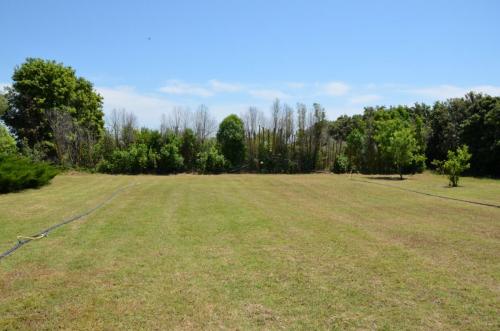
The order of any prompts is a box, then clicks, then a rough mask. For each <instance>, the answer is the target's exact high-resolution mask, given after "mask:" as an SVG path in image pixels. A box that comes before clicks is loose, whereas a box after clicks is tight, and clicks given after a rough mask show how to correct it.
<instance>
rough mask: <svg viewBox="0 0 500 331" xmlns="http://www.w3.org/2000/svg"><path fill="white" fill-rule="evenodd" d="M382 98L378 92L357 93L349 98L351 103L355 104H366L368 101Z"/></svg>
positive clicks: (371, 101)
mask: <svg viewBox="0 0 500 331" xmlns="http://www.w3.org/2000/svg"><path fill="white" fill-rule="evenodd" d="M381 99H382V96H380V95H378V94H363V95H358V96H354V97H352V98H350V99H349V101H350V102H351V103H355V104H368V103H373V102H377V101H379V100H381Z"/></svg>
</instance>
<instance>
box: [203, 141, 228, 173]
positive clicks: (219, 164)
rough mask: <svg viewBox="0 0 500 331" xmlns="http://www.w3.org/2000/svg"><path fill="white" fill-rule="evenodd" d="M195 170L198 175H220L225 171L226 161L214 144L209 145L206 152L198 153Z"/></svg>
mask: <svg viewBox="0 0 500 331" xmlns="http://www.w3.org/2000/svg"><path fill="white" fill-rule="evenodd" d="M196 161H197V162H196V170H197V171H198V172H199V173H202V174H206V173H221V172H223V171H225V170H226V165H227V162H226V159H225V158H224V155H222V154H221V153H220V152H219V150H218V149H217V147H216V146H215V145H214V144H210V145H209V146H208V147H207V148H206V150H204V151H202V152H200V153H198V157H197V160H196Z"/></svg>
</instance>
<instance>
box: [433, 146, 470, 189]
mask: <svg viewBox="0 0 500 331" xmlns="http://www.w3.org/2000/svg"><path fill="white" fill-rule="evenodd" d="M471 157H472V155H471V154H470V153H469V147H467V145H462V147H459V148H458V149H457V150H456V151H455V152H454V151H448V159H447V160H446V161H444V162H442V161H438V160H434V161H433V164H434V165H435V166H436V167H437V168H438V169H439V170H440V171H441V172H442V173H444V174H446V175H447V176H448V179H449V181H450V182H449V185H450V186H452V187H457V186H458V180H459V179H460V175H461V174H462V173H463V172H464V171H465V170H467V169H469V167H470V163H469V161H470V159H471Z"/></svg>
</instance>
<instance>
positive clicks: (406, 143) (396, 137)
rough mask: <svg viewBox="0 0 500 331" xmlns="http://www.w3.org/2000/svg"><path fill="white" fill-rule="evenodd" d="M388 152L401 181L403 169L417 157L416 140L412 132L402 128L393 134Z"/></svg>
mask: <svg viewBox="0 0 500 331" xmlns="http://www.w3.org/2000/svg"><path fill="white" fill-rule="evenodd" d="M388 150H389V152H390V153H391V155H392V159H393V161H394V165H395V166H396V168H397V169H398V173H399V176H400V178H401V179H403V170H404V167H406V166H408V165H410V164H411V162H412V161H413V159H414V158H415V156H416V155H417V154H416V151H417V140H416V139H415V136H414V134H413V131H412V130H411V129H409V128H403V129H400V130H398V131H396V132H394V133H393V135H392V137H391V138H390V145H389V146H388Z"/></svg>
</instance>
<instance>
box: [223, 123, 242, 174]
mask: <svg viewBox="0 0 500 331" xmlns="http://www.w3.org/2000/svg"><path fill="white" fill-rule="evenodd" d="M217 142H218V143H219V145H220V147H221V152H222V154H223V155H224V157H225V158H226V159H227V160H228V161H229V162H230V163H231V166H233V167H236V166H239V165H241V163H242V162H243V159H244V158H245V129H244V127H243V121H242V120H241V119H240V118H239V117H238V116H236V115H234V114H233V115H229V116H228V117H226V118H225V119H224V120H223V121H222V122H221V124H220V125H219V131H218V132H217Z"/></svg>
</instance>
